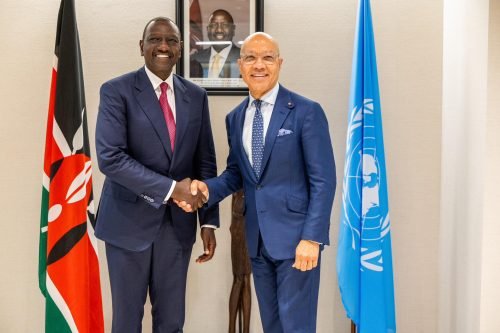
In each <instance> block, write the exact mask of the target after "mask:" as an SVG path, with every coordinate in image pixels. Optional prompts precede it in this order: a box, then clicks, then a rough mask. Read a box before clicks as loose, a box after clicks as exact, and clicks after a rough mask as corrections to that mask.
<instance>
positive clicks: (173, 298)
mask: <svg viewBox="0 0 500 333" xmlns="http://www.w3.org/2000/svg"><path fill="white" fill-rule="evenodd" d="M181 48H182V40H181V36H180V32H179V29H178V27H177V26H176V25H175V24H174V22H173V21H172V20H170V19H169V18H165V17H157V18H154V19H152V20H150V21H149V22H148V23H147V24H146V26H145V28H144V32H143V36H142V39H141V40H140V42H139V51H140V54H141V56H143V57H144V62H145V66H143V67H141V68H139V69H138V70H135V71H132V72H130V73H127V74H124V75H122V76H119V77H116V78H114V79H111V80H110V81H108V82H106V83H104V84H103V85H102V87H101V90H100V102H99V112H98V117H97V124H96V152H97V160H98V163H99V169H100V170H101V172H102V173H103V174H104V175H105V176H106V178H105V180H104V184H103V188H102V193H101V198H100V203H99V209H98V214H97V222H96V223H97V225H96V229H95V234H96V236H97V237H98V238H99V239H101V240H103V241H104V242H105V245H106V257H107V263H108V270H109V279H110V285H111V296H112V308H113V322H112V332H115V333H124V332H125V333H127V332H134V333H136V332H141V330H142V317H143V314H144V304H145V302H146V296H147V295H148V293H149V297H150V300H151V305H152V319H153V332H182V331H183V325H184V316H185V292H186V275H187V271H188V265H189V261H190V257H191V251H192V247H193V243H194V242H195V239H196V230H197V220H198V218H199V221H200V225H201V239H202V241H203V246H204V250H205V251H204V253H203V254H202V255H201V256H199V257H198V258H197V262H200V263H202V262H206V261H208V260H210V259H211V258H212V256H213V255H214V251H215V245H216V243H215V233H214V228H217V227H218V226H219V215H218V214H219V212H218V207H216V206H213V207H210V208H202V209H200V210H199V211H198V214H193V213H186V212H184V211H183V210H182V209H180V208H179V207H178V206H177V205H175V204H173V203H172V199H175V200H186V202H189V203H190V204H191V205H193V207H196V208H198V207H200V206H202V205H203V200H204V199H203V196H201V195H199V196H193V195H191V193H190V188H189V185H190V179H194V178H201V179H207V178H211V177H214V176H216V174H217V169H216V159H215V150H214V143H213V137H212V130H211V124H210V115H209V110H208V100H207V94H206V92H205V90H204V89H202V88H200V87H199V86H197V85H195V84H193V83H191V82H189V81H187V80H185V79H183V78H182V77H180V76H177V75H174V74H173V73H172V68H173V67H174V65H175V64H176V62H177V61H178V59H179V58H180V55H181Z"/></svg>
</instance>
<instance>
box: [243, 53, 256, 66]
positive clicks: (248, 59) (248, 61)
mask: <svg viewBox="0 0 500 333" xmlns="http://www.w3.org/2000/svg"><path fill="white" fill-rule="evenodd" d="M243 62H246V63H248V64H251V63H253V62H255V57H254V56H251V55H250V56H246V57H244V58H243Z"/></svg>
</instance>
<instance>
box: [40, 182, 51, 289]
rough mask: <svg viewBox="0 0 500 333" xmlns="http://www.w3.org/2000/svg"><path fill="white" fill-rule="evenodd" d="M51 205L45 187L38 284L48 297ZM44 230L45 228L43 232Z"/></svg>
mask: <svg viewBox="0 0 500 333" xmlns="http://www.w3.org/2000/svg"><path fill="white" fill-rule="evenodd" d="M48 206H49V191H47V189H46V188H45V187H44V188H42V205H41V207H42V208H41V213H40V244H39V246H40V247H39V251H38V285H39V287H40V290H41V292H42V294H43V295H44V296H45V297H47V296H48V295H47V286H46V283H45V277H46V274H47V232H46V228H47V223H48V222H47V216H48ZM42 230H45V232H43V231H42Z"/></svg>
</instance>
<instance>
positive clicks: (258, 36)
mask: <svg viewBox="0 0 500 333" xmlns="http://www.w3.org/2000/svg"><path fill="white" fill-rule="evenodd" d="M250 44H252V45H253V44H260V45H263V44H267V45H271V46H272V48H273V51H274V53H275V55H276V56H277V57H279V55H280V46H279V44H278V41H277V40H276V39H274V38H273V36H271V35H270V34H266V33H265V32H261V31H259V32H254V33H253V34H251V35H249V36H248V37H247V38H245V40H244V41H243V45H242V46H241V51H240V55H243V54H245V49H247V48H248V45H250Z"/></svg>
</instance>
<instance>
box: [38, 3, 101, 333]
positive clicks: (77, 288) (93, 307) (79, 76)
mask: <svg viewBox="0 0 500 333" xmlns="http://www.w3.org/2000/svg"><path fill="white" fill-rule="evenodd" d="M43 171H44V174H43V189H42V211H41V219H40V258H39V269H38V277H39V284H40V289H41V291H42V293H43V295H44V296H45V299H46V309H45V332H50V333H54V332H89V333H100V332H104V321H103V314H102V302H101V286H100V280H99V260H98V257H97V241H96V239H95V237H94V225H95V219H94V200H93V195H92V163H91V160H90V149H89V140H88V134H87V117H86V110H85V95H84V87H83V73H82V62H81V58H80V43H79V40H78V30H77V26H76V18H75V6H74V1H73V0H62V1H61V6H60V8H59V17H58V21H57V37H56V45H55V57H54V67H53V69H52V84H51V90H50V103H49V112H48V118H47V133H46V139H45V161H44V167H43Z"/></svg>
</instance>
